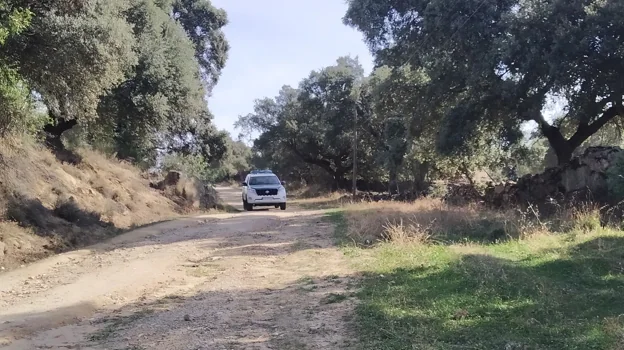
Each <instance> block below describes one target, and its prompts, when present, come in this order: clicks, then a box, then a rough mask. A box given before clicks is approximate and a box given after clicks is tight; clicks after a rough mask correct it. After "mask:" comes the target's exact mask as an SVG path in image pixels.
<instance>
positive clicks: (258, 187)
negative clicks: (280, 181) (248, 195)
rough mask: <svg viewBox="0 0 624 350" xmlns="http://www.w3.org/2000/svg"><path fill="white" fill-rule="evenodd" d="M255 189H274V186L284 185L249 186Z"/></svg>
mask: <svg viewBox="0 0 624 350" xmlns="http://www.w3.org/2000/svg"><path fill="white" fill-rule="evenodd" d="M249 187H251V188H252V189H254V190H264V189H269V188H270V189H273V188H278V189H279V188H280V187H282V185H251V186H249Z"/></svg>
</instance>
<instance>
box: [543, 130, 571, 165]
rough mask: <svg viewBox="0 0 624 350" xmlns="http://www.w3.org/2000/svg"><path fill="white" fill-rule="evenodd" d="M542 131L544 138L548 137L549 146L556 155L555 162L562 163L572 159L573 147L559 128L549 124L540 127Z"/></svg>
mask: <svg viewBox="0 0 624 350" xmlns="http://www.w3.org/2000/svg"><path fill="white" fill-rule="evenodd" d="M542 133H543V134H544V136H546V139H548V143H549V144H550V147H551V148H552V150H553V151H554V152H555V155H556V156H557V164H558V165H564V164H567V163H569V162H570V160H571V159H572V153H574V148H573V147H571V145H570V142H569V141H568V140H566V139H565V138H564V137H563V135H562V134H561V131H559V128H556V127H554V126H550V125H549V126H547V127H543V128H542Z"/></svg>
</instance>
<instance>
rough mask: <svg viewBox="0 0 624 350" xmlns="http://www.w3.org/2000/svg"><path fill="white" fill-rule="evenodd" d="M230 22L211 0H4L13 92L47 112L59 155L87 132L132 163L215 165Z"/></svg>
mask: <svg viewBox="0 0 624 350" xmlns="http://www.w3.org/2000/svg"><path fill="white" fill-rule="evenodd" d="M226 24H227V15H226V13H225V12H224V11H223V10H221V9H218V8H215V7H214V6H212V4H211V3H210V1H208V0H130V1H122V0H107V1H104V0H75V1H46V0H2V3H1V6H0V39H2V40H1V41H0V45H2V46H3V50H2V52H0V64H2V65H3V67H7V69H3V72H5V71H9V72H11V73H12V74H13V75H7V74H3V86H10V87H11V89H13V90H15V89H22V90H23V91H26V92H28V91H30V92H32V94H31V95H32V96H33V98H34V99H35V100H37V101H40V102H41V103H42V104H43V105H44V106H45V109H46V110H47V113H48V120H49V122H48V124H47V125H45V127H44V128H43V131H45V133H46V134H47V140H48V144H49V145H50V146H52V147H53V148H61V149H62V148H63V144H62V142H61V141H60V135H61V134H62V133H63V132H65V131H67V130H69V129H72V128H73V127H74V126H76V125H80V126H81V128H80V131H81V132H82V133H83V134H84V138H85V139H87V140H90V141H92V142H93V143H95V140H98V142H99V143H109V144H111V145H113V147H112V148H113V150H114V151H115V152H116V153H117V154H118V155H119V156H120V157H123V158H133V159H135V160H137V161H141V162H145V163H146V164H153V163H154V162H155V159H156V157H157V156H158V155H159V154H161V153H163V152H183V153H193V154H199V155H201V156H203V157H206V158H207V159H208V160H209V161H212V160H215V159H218V158H220V157H222V156H223V155H224V154H225V152H226V150H225V149H224V148H225V147H226V146H225V144H226V140H225V139H224V136H223V135H222V134H220V133H218V132H217V131H216V129H215V128H214V127H213V126H212V124H211V119H212V115H211V113H210V111H209V110H208V107H207V96H208V95H209V94H210V91H211V89H212V87H213V86H214V84H216V83H217V81H218V79H219V76H220V72H221V70H222V69H223V67H224V65H225V62H226V59H227V54H228V51H229V46H228V43H227V41H226V39H225V37H224V34H223V32H222V28H223V26H225V25H226ZM8 77H12V78H11V80H10V81H9V80H8ZM13 111H15V108H13ZM15 118H16V116H14V117H11V119H15Z"/></svg>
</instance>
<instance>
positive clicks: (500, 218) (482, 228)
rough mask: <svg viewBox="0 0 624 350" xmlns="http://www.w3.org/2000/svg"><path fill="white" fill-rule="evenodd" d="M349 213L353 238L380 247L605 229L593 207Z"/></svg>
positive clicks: (363, 206) (419, 204)
mask: <svg viewBox="0 0 624 350" xmlns="http://www.w3.org/2000/svg"><path fill="white" fill-rule="evenodd" d="M344 209H345V213H346V217H347V220H348V227H349V232H348V234H349V238H350V239H351V240H352V241H355V242H357V243H358V244H373V243H376V242H379V241H394V242H423V243H424V242H429V243H433V242H436V243H461V242H478V243H493V242H499V241H504V240H507V239H522V238H526V237H530V236H532V235H535V234H542V233H554V232H569V231H572V230H579V231H591V230H595V229H597V228H599V227H600V226H601V218H600V212H599V210H598V209H596V208H595V207H593V206H591V205H587V206H584V207H575V208H570V209H565V208H561V209H560V210H559V211H558V212H557V213H556V215H551V216H549V217H544V216H542V215H540V214H539V213H538V212H537V211H536V210H533V208H531V207H529V208H528V209H526V210H515V211H511V210H510V211H494V210H488V209H485V208H483V207H482V206H479V205H465V206H453V205H448V204H445V203H443V202H442V201H441V200H438V199H421V200H418V201H415V202H413V203H400V202H378V203H352V204H348V205H346V206H345V207H344Z"/></svg>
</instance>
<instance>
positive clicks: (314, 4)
mask: <svg viewBox="0 0 624 350" xmlns="http://www.w3.org/2000/svg"><path fill="white" fill-rule="evenodd" d="M212 3H213V4H214V5H215V6H217V7H221V8H223V9H225V10H226V11H227V13H228V17H229V21H230V23H229V25H228V26H227V27H226V28H225V34H226V36H227V39H228V41H229V42H230V46H231V49H230V54H229V59H228V61H227V65H226V67H225V69H224V70H223V73H222V76H221V80H220V81H219V83H218V84H217V86H216V87H215V89H214V90H213V94H212V97H211V98H210V100H209V102H208V103H209V107H210V110H211V111H212V113H213V114H214V115H215V119H214V123H215V124H216V126H217V127H218V128H219V129H224V130H227V131H229V132H230V133H232V136H233V137H234V138H236V137H237V135H238V132H237V131H234V126H233V124H234V122H235V121H236V120H237V118H238V116H239V115H245V114H247V113H250V112H252V111H253V101H254V100H255V99H257V98H262V97H274V96H276V95H277V93H278V92H279V90H280V89H281V87H282V86H283V85H292V86H297V84H298V83H299V81H300V80H301V79H303V78H304V77H306V76H307V75H308V74H309V73H310V71H312V70H315V69H319V68H322V67H325V66H328V65H331V64H333V63H334V62H335V61H336V59H337V58H338V57H340V56H345V55H351V56H354V57H355V56H358V57H359V59H360V62H361V63H362V65H363V66H364V68H365V69H366V72H367V73H369V72H370V70H371V69H372V65H373V63H372V57H371V55H370V53H369V51H368V48H367V47H366V45H365V44H364V42H363V40H362V35H361V34H360V33H358V32H357V31H355V30H353V29H351V28H349V27H347V26H345V25H343V24H342V17H343V16H344V14H345V12H346V9H347V5H346V3H345V1H344V0H314V1H312V0H265V1H259V0H212Z"/></svg>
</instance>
